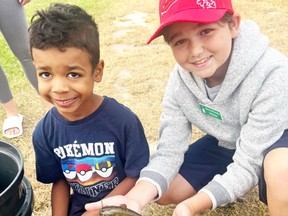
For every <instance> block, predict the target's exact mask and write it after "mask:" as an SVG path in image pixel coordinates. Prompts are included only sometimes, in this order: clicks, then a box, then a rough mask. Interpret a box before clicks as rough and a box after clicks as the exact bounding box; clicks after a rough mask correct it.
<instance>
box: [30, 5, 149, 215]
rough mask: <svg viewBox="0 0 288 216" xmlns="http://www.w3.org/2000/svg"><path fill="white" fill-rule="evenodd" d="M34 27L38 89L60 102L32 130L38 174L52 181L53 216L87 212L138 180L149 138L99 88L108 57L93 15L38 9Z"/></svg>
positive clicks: (62, 8)
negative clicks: (102, 50) (102, 54)
mask: <svg viewBox="0 0 288 216" xmlns="http://www.w3.org/2000/svg"><path fill="white" fill-rule="evenodd" d="M29 33H30V44H31V51H32V56H33V60H34V64H35V66H36V70H37V75H38V83H39V92H40V94H41V96H42V97H43V98H44V99H46V100H47V101H49V102H50V103H52V104H53V105H54V108H52V109H51V110H50V111H49V112H48V113H47V114H46V115H45V116H44V118H43V119H41V121H40V122H39V123H38V124H37V126H36V128H35V131H34V132H33V145H34V150H35V154H36V172H37V180H38V181H40V182H42V183H45V184H46V183H53V186H52V191H51V203H52V215H57V216H61V215H63V216H64V215H81V214H83V213H84V212H85V211H86V210H85V208H84V205H85V204H86V203H88V202H93V201H99V200H101V199H103V198H104V197H108V196H112V195H119V194H121V195H125V194H126V193H127V192H128V191H129V190H130V189H131V188H132V187H133V186H134V184H135V182H136V180H137V179H138V177H139V174H140V170H141V169H142V168H143V167H144V166H145V165H147V163H148V159H149V149H148V144H147V141H146V138H145V134H144V130H143V127H142V125H141V123H140V121H139V119H138V118H137V116H136V115H135V114H134V113H133V112H132V111H131V110H130V109H128V108H127V107H125V106H123V105H122V104H120V103H118V102H117V101H116V100H114V99H112V98H109V97H107V96H104V97H103V96H100V95H98V94H94V93H93V87H94V82H96V83H98V82H100V81H101V79H102V74H103V69H104V61H103V60H100V59H99V58H100V51H99V35H98V34H99V33H98V29H97V25H96V23H95V22H94V19H93V18H92V16H90V15H88V14H87V13H86V12H85V11H84V10H82V9H81V8H80V7H78V6H73V5H68V4H54V5H51V6H50V7H49V8H48V9H47V10H45V11H43V10H42V11H38V12H37V13H36V15H34V17H33V18H32V24H31V27H30V28H29ZM70 188H71V189H72V191H73V194H72V195H71V196H70Z"/></svg>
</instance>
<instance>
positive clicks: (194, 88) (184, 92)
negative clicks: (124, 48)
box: [86, 0, 288, 216]
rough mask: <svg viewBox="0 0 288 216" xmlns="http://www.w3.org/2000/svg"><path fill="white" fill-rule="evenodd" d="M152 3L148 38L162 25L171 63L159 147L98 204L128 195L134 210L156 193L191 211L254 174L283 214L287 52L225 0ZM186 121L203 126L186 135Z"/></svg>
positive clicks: (252, 180) (251, 182)
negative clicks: (125, 185)
mask: <svg viewBox="0 0 288 216" xmlns="http://www.w3.org/2000/svg"><path fill="white" fill-rule="evenodd" d="M159 13H160V27H159V28H158V29H157V31H156V32H155V34H154V35H153V36H152V37H151V38H150V39H149V41H148V43H150V42H151V41H152V40H154V39H155V38H157V37H158V36H160V35H163V36H164V39H165V41H166V42H167V44H168V45H169V46H170V47H171V50H172V53H173V55H174V58H175V60H176V61H177V63H178V64H177V65H176V66H175V68H174V70H173V71H172V73H171V75H170V79H169V82H168V86H167V89H166V92H165V96H164V99H163V113H162V116H161V128H160V140H159V146H158V150H157V151H156V153H155V154H154V155H153V156H152V158H151V160H150V162H149V164H148V165H147V166H146V167H145V168H144V169H143V170H142V171H141V175H140V179H139V180H138V182H137V184H136V185H135V187H134V188H133V189H132V190H131V191H130V192H129V193H128V194H127V195H126V196H125V197H121V196H118V197H113V198H108V199H104V200H103V203H104V206H105V205H112V204H120V203H123V202H125V203H126V204H127V206H128V207H130V208H132V209H134V210H137V211H138V212H140V210H141V209H142V208H143V207H144V206H145V205H146V204H147V203H148V202H149V201H151V200H153V199H158V203H159V204H169V203H175V204H178V205H177V206H176V209H175V210H174V214H173V215H174V216H176V215H177V216H186V215H195V214H197V213H199V212H202V211H204V210H206V209H210V208H212V209H214V208H216V207H217V206H220V205H224V204H227V203H230V202H233V201H234V200H235V199H237V198H238V197H241V196H243V195H244V194H245V193H246V192H248V191H249V190H250V189H251V188H253V187H255V186H256V185H257V184H259V193H260V199H261V200H262V201H263V202H265V203H267V202H268V207H269V210H270V212H271V215H288V195H287V194H288V148H287V147H288V130H287V128H288V109H287V104H288V85H287V83H288V73H287V68H288V59H287V58H286V57H285V56H283V55H282V54H280V53H279V52H278V51H276V50H274V49H272V48H271V47H269V44H268V40H267V38H266V37H265V36H263V35H262V34H261V33H260V31H259V28H258V26H257V25H256V24H255V23H254V22H252V21H243V22H242V23H240V15H239V14H237V13H234V10H233V8H232V3H231V0H210V1H199V0H170V1H169V0H168V1H167V0H160V6H159ZM192 125H195V126H196V127H198V128H199V129H201V130H202V131H204V132H205V133H206V135H205V136H204V137H203V138H201V139H199V140H197V141H196V142H195V143H193V144H192V145H189V144H190V143H189V141H190V139H191V129H192ZM266 188H267V190H266ZM141 191H143V192H142V193H141ZM139 194H141V196H139ZM99 208H100V204H99V203H96V204H95V203H94V204H88V205H86V209H88V210H89V209H99Z"/></svg>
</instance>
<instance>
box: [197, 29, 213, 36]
mask: <svg viewBox="0 0 288 216" xmlns="http://www.w3.org/2000/svg"><path fill="white" fill-rule="evenodd" d="M210 32H212V29H204V30H203V31H201V33H200V35H207V34H209V33H210Z"/></svg>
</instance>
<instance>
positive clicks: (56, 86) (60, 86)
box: [52, 79, 69, 93]
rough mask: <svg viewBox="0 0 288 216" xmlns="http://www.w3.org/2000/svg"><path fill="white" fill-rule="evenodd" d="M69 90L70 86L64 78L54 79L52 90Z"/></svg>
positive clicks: (60, 91)
mask: <svg viewBox="0 0 288 216" xmlns="http://www.w3.org/2000/svg"><path fill="white" fill-rule="evenodd" d="M67 91H69V86H68V84H67V83H66V82H65V81H64V80H63V79H54V80H53V85H52V92H55V93H63V92H67Z"/></svg>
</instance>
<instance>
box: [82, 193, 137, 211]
mask: <svg viewBox="0 0 288 216" xmlns="http://www.w3.org/2000/svg"><path fill="white" fill-rule="evenodd" d="M123 204H125V205H126V206H127V208H129V209H131V210H133V211H135V212H137V213H140V212H141V209H140V206H139V204H138V203H137V202H135V201H134V200H132V199H129V198H128V197H125V196H122V195H118V196H113V197H108V198H104V199H102V200H101V201H98V202H94V203H88V204H86V205H85V209H86V210H87V211H88V212H89V211H95V210H98V211H99V210H101V209H102V208H103V207H106V206H121V205H123Z"/></svg>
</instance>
